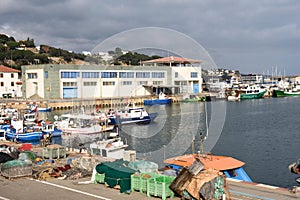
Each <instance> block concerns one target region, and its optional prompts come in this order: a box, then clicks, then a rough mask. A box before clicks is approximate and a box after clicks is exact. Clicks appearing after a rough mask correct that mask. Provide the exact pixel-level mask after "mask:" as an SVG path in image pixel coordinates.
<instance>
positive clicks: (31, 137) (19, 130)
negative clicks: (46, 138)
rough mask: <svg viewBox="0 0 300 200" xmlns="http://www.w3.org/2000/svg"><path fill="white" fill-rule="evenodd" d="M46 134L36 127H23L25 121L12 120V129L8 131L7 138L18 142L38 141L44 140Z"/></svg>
mask: <svg viewBox="0 0 300 200" xmlns="http://www.w3.org/2000/svg"><path fill="white" fill-rule="evenodd" d="M44 134H45V133H43V132H42V130H41V129H40V128H37V127H34V126H25V127H24V126H23V120H11V127H10V128H7V129H6V138H7V139H8V140H16V141H20V142H23V141H37V140H40V139H42V137H43V135H44Z"/></svg>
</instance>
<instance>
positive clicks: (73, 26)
mask: <svg viewBox="0 0 300 200" xmlns="http://www.w3.org/2000/svg"><path fill="white" fill-rule="evenodd" d="M299 10H300V1H298V0H253V1H250V0H112V1H107V0H106V1H105V0H1V1H0V33H5V34H8V35H10V36H13V37H14V38H15V39H16V40H22V39H27V38H28V37H30V38H33V39H34V41H35V44H36V45H40V44H47V45H50V46H54V47H57V48H62V49H66V50H70V51H74V52H78V53H81V52H82V51H92V50H93V49H95V47H97V45H98V46H99V44H102V43H103V42H104V41H107V40H108V38H112V37H113V36H115V35H118V34H120V33H123V32H127V33H128V31H129V32H130V30H135V29H138V30H140V29H142V28H146V29H145V30H148V29H147V27H157V28H162V29H163V30H167V31H166V32H167V33H168V31H170V30H172V31H173V32H176V33H178V34H183V35H184V37H185V36H186V37H188V38H190V40H192V41H194V42H196V43H198V44H199V45H200V46H201V47H203V48H204V49H205V51H206V52H207V53H208V54H209V56H210V57H211V59H212V60H213V61H214V63H215V64H216V66H217V67H219V68H227V69H236V70H240V72H242V73H260V74H277V75H295V74H300V64H299V58H300V12H299ZM138 37H139V39H144V38H145V39H150V38H151V37H143V35H139V36H138ZM182 37H183V36H182ZM151 39H152V40H153V41H154V40H155V41H158V42H164V41H166V40H167V38H166V37H165V36H164V37H155V38H154V37H153V38H151ZM173 39H174V38H173ZM176 41H177V40H176V39H174V40H173V42H174V43H176ZM130 42H133V43H134V42H135V41H134V40H131V41H130ZM115 45H116V47H120V48H121V49H124V50H133V49H126V48H128V47H127V46H125V47H122V44H121V43H120V45H118V44H117V43H116V44H115ZM100 47H101V45H100ZM177 48H178V49H179V48H180V45H177ZM184 48H186V49H187V48H188V47H184ZM111 50H114V49H111Z"/></svg>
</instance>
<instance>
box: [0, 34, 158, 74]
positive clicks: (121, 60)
mask: <svg viewBox="0 0 300 200" xmlns="http://www.w3.org/2000/svg"><path fill="white" fill-rule="evenodd" d="M108 54H109V55H110V57H111V59H110V60H105V59H103V57H101V56H100V55H97V54H95V55H83V54H79V53H74V52H70V51H67V50H64V49H60V48H55V47H51V46H49V45H45V44H43V45H40V46H39V47H36V46H35V43H34V39H32V38H29V37H28V38H27V39H26V40H20V41H16V40H15V38H14V37H11V36H7V35H6V34H0V64H1V65H5V66H10V67H12V68H14V69H18V70H20V69H21V66H22V65H34V64H79V65H83V64H91V63H92V64H104V65H140V62H141V61H145V60H151V59H156V58H160V56H156V55H154V56H148V55H145V54H140V53H137V52H130V51H129V52H127V53H123V52H122V50H121V48H118V47H117V48H116V49H115V51H113V50H111V51H109V52H108Z"/></svg>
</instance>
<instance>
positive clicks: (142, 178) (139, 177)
mask: <svg viewBox="0 0 300 200" xmlns="http://www.w3.org/2000/svg"><path fill="white" fill-rule="evenodd" d="M174 179H175V177H173V176H165V175H161V174H157V173H141V174H132V175H131V191H140V193H146V194H147V196H151V195H152V196H156V197H161V198H162V199H163V200H165V199H166V198H167V197H170V198H173V197H174V192H173V191H172V190H171V189H170V188H169V186H170V185H171V183H172V182H173V180H174Z"/></svg>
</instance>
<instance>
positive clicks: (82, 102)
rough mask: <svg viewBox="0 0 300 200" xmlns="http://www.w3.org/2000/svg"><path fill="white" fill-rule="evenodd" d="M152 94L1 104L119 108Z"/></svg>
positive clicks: (177, 97)
mask: <svg viewBox="0 0 300 200" xmlns="http://www.w3.org/2000/svg"><path fill="white" fill-rule="evenodd" d="M215 95H216V94H213V93H201V94H199V96H200V97H203V96H204V97H205V96H215ZM154 98H156V97H152V96H138V97H121V98H93V99H13V98H8V99H1V100H0V104H1V105H2V106H6V107H7V108H16V109H26V108H27V105H28V104H37V105H38V106H40V107H52V110H68V109H79V108H81V107H84V108H85V109H92V108H100V109H109V108H115V107H116V108H118V107H124V106H126V105H127V104H128V103H129V102H134V103H135V104H136V105H143V104H144V100H145V99H154ZM171 98H172V103H179V102H180V100H182V99H183V96H182V95H174V96H172V97H171Z"/></svg>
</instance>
